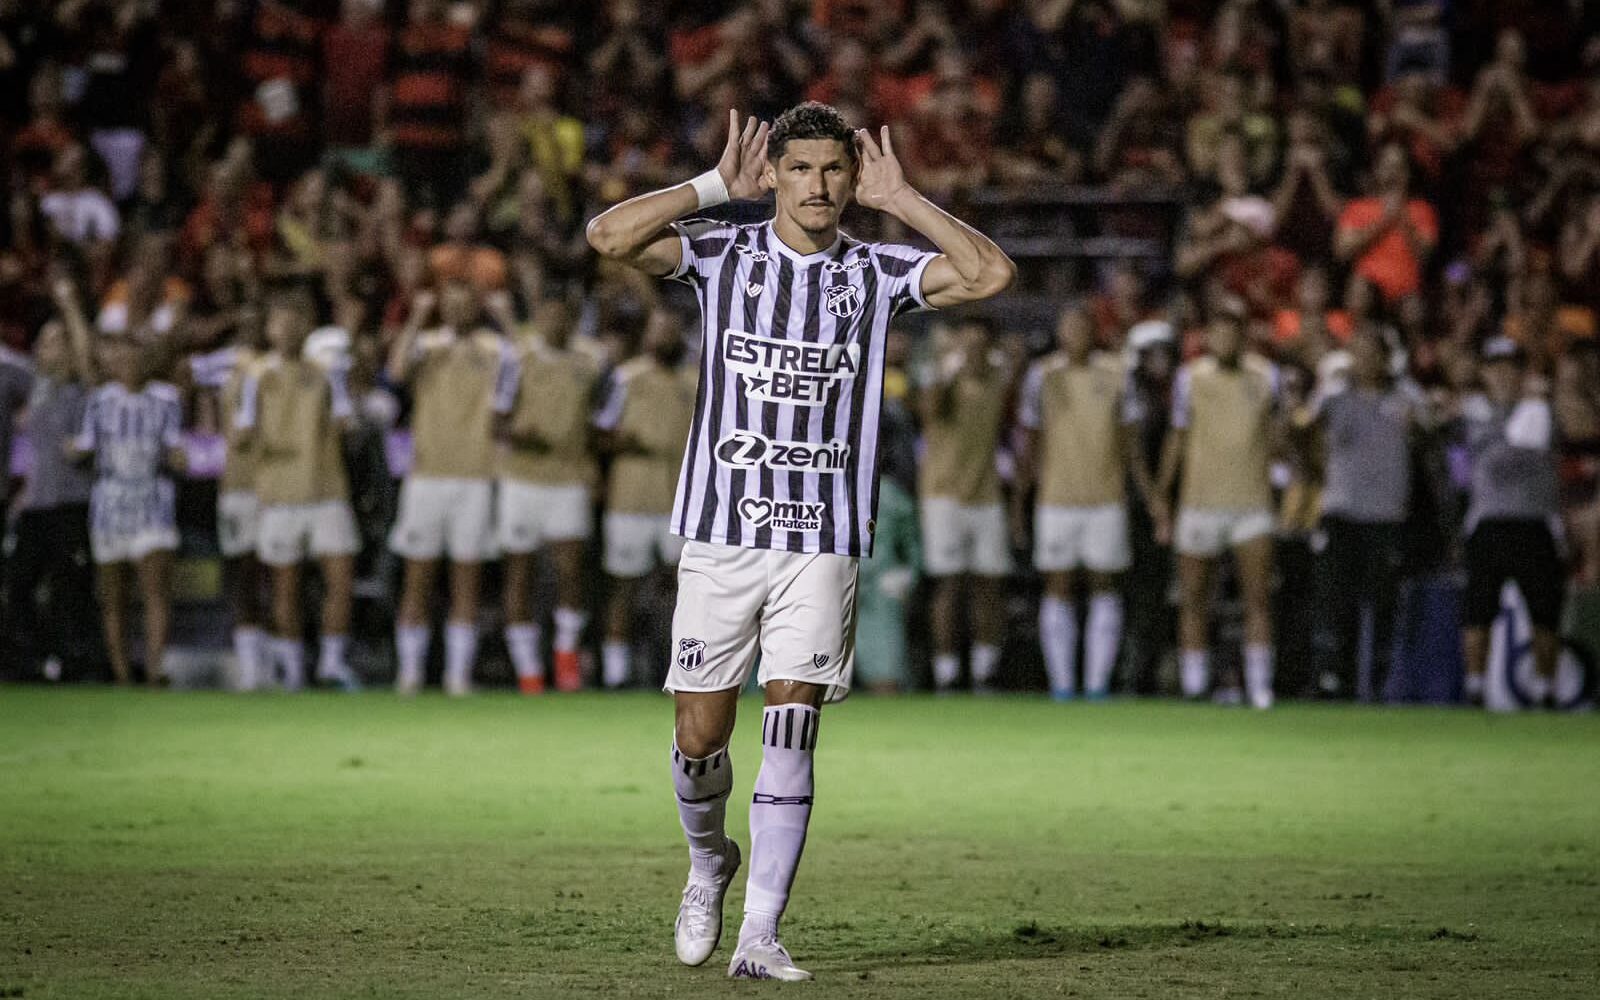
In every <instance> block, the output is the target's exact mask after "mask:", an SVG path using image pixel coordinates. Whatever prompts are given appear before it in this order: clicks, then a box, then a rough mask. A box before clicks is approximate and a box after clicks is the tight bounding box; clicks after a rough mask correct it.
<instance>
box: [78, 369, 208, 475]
mask: <svg viewBox="0 0 1600 1000" xmlns="http://www.w3.org/2000/svg"><path fill="white" fill-rule="evenodd" d="M182 430H183V407H182V405H181V404H180V402H179V399H178V390H177V389H175V388H173V387H172V386H170V385H168V384H167V383H165V382H147V383H145V385H144V387H143V388H141V389H139V390H138V391H133V390H130V389H128V388H127V387H126V386H124V385H123V384H122V383H120V382H109V383H107V384H105V385H102V386H101V387H100V388H98V389H96V390H95V391H94V394H93V395H91V396H90V397H89V402H88V405H87V406H86V407H85V409H84V413H83V427H82V430H80V431H79V433H78V437H77V440H76V441H75V442H74V445H75V447H76V448H77V449H78V450H79V451H84V452H92V453H93V454H94V467H95V473H96V474H97V476H98V477H99V479H100V480H101V481H102V482H104V481H107V480H117V481H123V482H148V481H150V480H154V479H156V478H158V477H159V476H161V474H162V464H163V461H164V459H165V456H166V452H167V450H168V449H170V448H177V447H179V446H180V445H181V444H182V443H183V438H182Z"/></svg>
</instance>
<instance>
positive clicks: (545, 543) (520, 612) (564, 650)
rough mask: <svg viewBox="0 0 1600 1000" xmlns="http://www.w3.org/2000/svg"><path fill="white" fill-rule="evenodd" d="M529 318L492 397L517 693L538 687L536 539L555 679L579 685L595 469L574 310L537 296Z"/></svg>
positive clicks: (588, 365) (588, 380)
mask: <svg viewBox="0 0 1600 1000" xmlns="http://www.w3.org/2000/svg"><path fill="white" fill-rule="evenodd" d="M533 325H534V332H533V334H532V335H530V336H527V337H525V338H523V341H522V342H521V343H520V344H518V345H517V365H516V368H515V372H516V375H517V377H516V380H515V381H510V380H508V381H507V382H506V383H505V384H504V385H503V386H502V387H501V391H500V392H499V393H498V394H497V398H496V400H495V411H496V412H497V413H498V414H500V423H501V428H500V437H501V438H502V439H503V440H504V441H505V443H506V449H505V451H504V453H503V454H502V455H501V458H500V489H499V495H498V496H497V497H496V503H497V504H498V510H497V511H496V515H495V527H496V531H497V532H498V533H499V536H500V550H501V551H502V552H504V553H505V560H506V563H505V565H506V576H505V584H504V590H505V594H504V599H505V616H506V649H507V650H508V651H509V652H510V654H511V663H512V666H513V667H514V668H515V669H516V672H517V685H518V687H520V688H521V690H522V693H523V694H538V693H540V692H542V691H543V690H544V662H543V659H542V655H543V654H542V650H541V649H540V643H539V625H538V619H537V618H536V616H535V615H534V612H533V606H532V601H531V599H532V596H533V595H532V591H533V570H534V558H535V556H536V554H537V553H538V552H539V551H540V550H541V549H543V550H545V551H547V552H549V553H550V559H551V561H552V562H553V563H554V564H555V571H556V608H555V613H554V615H553V617H554V619H555V626H556V634H555V642H554V653H555V657H554V658H555V681H556V687H557V688H558V689H560V690H562V691H575V690H577V689H578V687H579V686H580V685H581V680H580V678H579V669H578V641H579V639H580V638H581V636H582V634H583V626H584V624H585V623H586V621H587V617H588V616H587V615H585V614H584V611H583V608H584V600H583V556H584V550H585V549H586V548H587V547H588V543H589V536H590V535H592V534H593V533H594V515H593V511H592V506H593V503H594V497H593V490H594V484H595V477H596V471H595V463H594V457H593V456H592V455H591V453H590V451H589V426H588V424H589V404H590V399H591V397H592V396H593V393H594V385H595V378H596V375H597V372H596V371H595V366H594V362H593V361H591V360H590V359H589V357H588V356H587V355H584V354H581V353H579V352H577V351H573V350H569V349H568V347H567V342H568V340H569V339H570V338H571V335H572V317H571V314H570V313H569V312H568V310H567V306H566V304H565V303H563V302H561V301H560V300H559V299H547V300H546V301H544V302H543V303H541V304H540V305H539V307H538V309H537V310H536V311H535V314H534V318H533Z"/></svg>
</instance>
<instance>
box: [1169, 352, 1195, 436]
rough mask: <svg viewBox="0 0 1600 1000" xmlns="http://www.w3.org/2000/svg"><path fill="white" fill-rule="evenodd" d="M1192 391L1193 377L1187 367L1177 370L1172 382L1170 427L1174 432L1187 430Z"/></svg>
mask: <svg viewBox="0 0 1600 1000" xmlns="http://www.w3.org/2000/svg"><path fill="white" fill-rule="evenodd" d="M1191 391H1193V376H1192V375H1191V372H1190V369H1189V366H1188V365H1185V366H1183V367H1182V368H1179V369H1178V377H1177V378H1175V379H1173V380H1172V427H1173V429H1174V430H1180V431H1181V430H1187V429H1188V428H1189V394H1190V392H1191Z"/></svg>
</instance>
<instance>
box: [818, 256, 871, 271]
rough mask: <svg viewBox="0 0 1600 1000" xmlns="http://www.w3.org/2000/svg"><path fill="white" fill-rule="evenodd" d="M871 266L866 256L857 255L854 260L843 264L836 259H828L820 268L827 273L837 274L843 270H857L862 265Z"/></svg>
mask: <svg viewBox="0 0 1600 1000" xmlns="http://www.w3.org/2000/svg"><path fill="white" fill-rule="evenodd" d="M871 266H872V262H871V261H869V260H867V258H865V257H857V258H856V259H855V260H852V261H849V262H848V263H844V264H841V263H839V262H838V261H836V260H830V261H828V262H827V263H826V264H824V265H822V269H823V270H824V271H827V272H828V273H829V274H839V273H840V272H843V271H859V270H861V269H862V268H864V267H871Z"/></svg>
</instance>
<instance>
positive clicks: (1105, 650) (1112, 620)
mask: <svg viewBox="0 0 1600 1000" xmlns="http://www.w3.org/2000/svg"><path fill="white" fill-rule="evenodd" d="M1087 631H1088V636H1087V638H1086V640H1085V642H1084V646H1085V649H1084V656H1083V690H1084V691H1085V692H1087V693H1089V694H1094V695H1103V694H1108V693H1110V691H1111V672H1112V671H1113V670H1114V669H1116V666H1117V647H1118V646H1119V645H1120V644H1121V642H1122V595H1121V594H1096V595H1094V597H1092V598H1090V599H1089V622H1088V629H1087Z"/></svg>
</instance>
